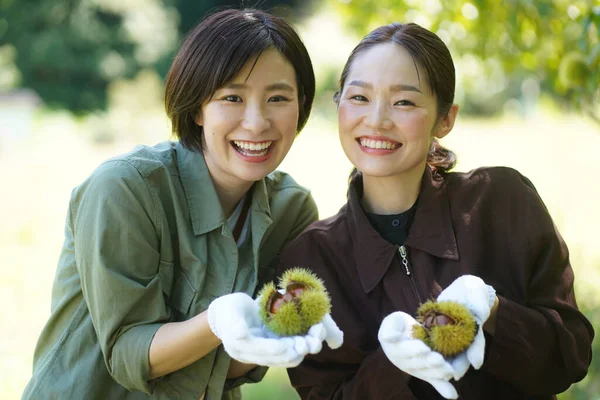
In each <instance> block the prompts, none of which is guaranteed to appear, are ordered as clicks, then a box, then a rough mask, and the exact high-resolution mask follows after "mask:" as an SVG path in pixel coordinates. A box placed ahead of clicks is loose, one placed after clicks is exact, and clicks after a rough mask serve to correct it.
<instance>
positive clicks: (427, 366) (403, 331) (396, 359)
mask: <svg viewBox="0 0 600 400" xmlns="http://www.w3.org/2000/svg"><path fill="white" fill-rule="evenodd" d="M415 324H417V321H415V319H414V318H413V317H411V316H410V315H408V314H406V313H404V312H401V311H397V312H394V313H392V314H390V315H388V316H387V317H385V318H384V320H383V322H382V323H381V326H380V328H379V334H378V338H379V343H381V348H382V349H383V352H384V353H385V355H386V356H387V358H388V359H389V360H390V361H391V362H392V364H394V365H395V366H396V367H398V368H399V369H401V370H402V371H404V372H406V373H407V374H409V375H412V376H414V377H415V378H419V379H421V380H424V381H426V382H428V383H429V384H431V385H432V386H433V387H434V388H435V389H436V390H437V391H438V392H439V393H440V394H441V395H442V396H443V397H445V398H447V399H456V398H457V397H458V393H457V392H456V389H455V388H454V386H452V384H451V383H450V382H449V380H450V379H452V377H453V369H452V366H451V365H450V364H449V363H448V362H446V360H444V357H443V356H442V355H441V354H440V353H437V352H435V351H433V350H431V349H430V348H429V346H427V345H426V344H425V343H423V342H422V341H421V340H419V339H415V338H413V336H412V330H413V325H415Z"/></svg>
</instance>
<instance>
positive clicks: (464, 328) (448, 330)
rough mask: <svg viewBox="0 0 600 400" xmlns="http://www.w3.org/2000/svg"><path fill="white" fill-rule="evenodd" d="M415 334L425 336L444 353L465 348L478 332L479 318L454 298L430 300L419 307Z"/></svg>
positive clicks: (423, 339) (460, 351) (414, 335)
mask: <svg viewBox="0 0 600 400" xmlns="http://www.w3.org/2000/svg"><path fill="white" fill-rule="evenodd" d="M416 319H417V321H418V322H419V323H420V324H416V325H414V326H413V337H415V338H417V339H420V340H422V341H423V342H425V344H427V345H428V346H429V347H430V348H431V349H432V350H434V351H437V352H438V353H440V354H442V355H443V356H444V357H454V356H456V355H458V354H460V353H462V352H463V351H465V350H466V349H467V348H468V347H469V346H470V345H471V343H473V340H474V339H475V334H476V333H477V329H478V327H477V322H475V318H473V315H472V314H471V312H470V311H469V309H468V308H467V307H465V306H464V305H462V304H460V303H457V302H454V301H440V302H436V301H433V300H431V301H427V302H425V303H423V304H421V306H419V309H418V310H417V318H416Z"/></svg>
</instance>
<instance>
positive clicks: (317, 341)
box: [304, 332, 323, 354]
mask: <svg viewBox="0 0 600 400" xmlns="http://www.w3.org/2000/svg"><path fill="white" fill-rule="evenodd" d="M309 333H310V332H309ZM304 339H305V340H306V344H307V345H308V352H309V353H310V354H317V353H318V352H320V351H321V349H322V348H323V340H322V339H321V338H319V337H316V336H312V335H310V334H308V335H306V336H305V337H304Z"/></svg>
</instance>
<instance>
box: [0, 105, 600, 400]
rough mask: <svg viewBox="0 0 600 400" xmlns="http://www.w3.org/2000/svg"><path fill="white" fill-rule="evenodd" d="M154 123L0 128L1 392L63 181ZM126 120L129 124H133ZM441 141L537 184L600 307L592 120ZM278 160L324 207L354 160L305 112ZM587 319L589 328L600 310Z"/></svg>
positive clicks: (26, 357)
mask: <svg viewBox="0 0 600 400" xmlns="http://www.w3.org/2000/svg"><path fill="white" fill-rule="evenodd" d="M159 120H160V119H159ZM155 126H158V127H160V128H161V129H155V130H148V125H147V124H146V125H145V127H144V130H138V131H137V132H138V134H137V136H128V137H120V138H119V140H118V141H117V142H115V143H112V144H105V145H102V146H100V145H94V144H92V143H93V142H92V141H90V140H89V135H88V133H87V132H88V131H87V130H86V127H87V125H85V124H81V123H77V122H75V121H73V120H72V119H71V118H69V117H68V116H65V115H55V114H52V115H42V116H40V117H39V118H38V119H37V120H36V123H35V124H34V126H33V131H32V134H31V136H29V137H26V138H23V139H19V138H16V137H12V138H11V139H10V140H8V139H6V136H2V135H0V182H2V185H3V191H2V203H0V205H1V206H0V221H1V222H0V243H2V244H1V245H0V268H1V271H0V272H1V274H2V280H1V282H0V301H2V304H4V307H2V311H0V313H1V314H0V320H1V322H0V360H1V361H0V385H1V386H2V387H3V395H2V398H3V399H6V400H13V399H18V398H20V395H21V393H22V391H23V388H24V386H25V385H26V383H27V381H28V380H29V377H30V374H31V360H32V356H33V350H34V347H35V343H36V340H37V337H38V335H39V333H40V331H41V329H42V327H43V325H44V323H45V322H46V319H47V318H48V315H49V312H50V290H51V286H52V281H53V278H54V272H55V268H56V262H57V259H58V255H59V251H60V247H61V244H62V240H63V225H64V218H65V215H66V209H67V203H68V199H69V195H70V192H71V189H72V188H73V187H74V186H76V185H77V184H78V183H79V182H81V181H82V180H83V179H84V178H85V177H86V176H87V175H88V174H89V173H90V172H91V171H92V170H93V169H94V168H95V167H96V166H97V165H98V164H99V163H100V162H101V161H102V160H104V159H106V158H108V157H110V156H112V155H115V154H118V153H121V152H124V151H127V150H129V149H130V148H131V147H133V144H134V142H143V143H147V144H153V143H155V142H157V141H159V140H163V138H165V137H166V134H165V132H168V130H167V125H166V124H164V125H163V124H162V123H159V124H155ZM162 128H164V129H162ZM129 131H130V132H135V126H134V127H133V128H131V129H130V130H129ZM139 132H143V134H142V133H139ZM444 144H446V145H447V146H448V147H450V148H452V149H453V150H455V151H456V152H457V154H458V156H459V160H460V164H459V165H458V169H459V170H467V169H471V168H474V167H476V166H481V165H509V166H512V167H515V168H517V169H519V170H520V171H521V172H522V173H524V174H525V175H526V176H528V177H529V178H530V179H531V180H532V181H533V182H534V183H535V185H536V186H537V188H538V190H539V192H540V194H541V195H542V198H543V199H544V200H545V202H546V204H547V206H548V209H549V210H550V212H551V213H552V215H553V216H554V218H555V221H556V223H557V225H558V226H559V228H560V230H561V232H562V234H563V236H564V238H565V240H566V242H567V244H568V245H569V248H570V249H571V254H572V261H573V267H574V270H575V274H576V275H575V276H576V290H577V295H578V301H579V302H580V303H584V304H585V305H586V306H587V307H589V309H595V308H597V307H600V303H599V301H598V297H594V296H595V287H596V286H597V285H598V284H600V263H599V260H600V246H598V245H597V243H596V241H597V239H596V238H597V234H596V231H597V228H598V226H600V208H599V207H598V199H600V185H597V183H596V182H595V180H596V179H597V177H598V176H600V167H599V166H598V163H597V160H596V159H597V154H596V152H595V151H594V149H597V148H600V130H598V127H597V126H594V125H592V124H590V123H586V122H585V121H582V120H581V119H579V118H577V117H574V116H550V115H538V116H537V117H535V118H533V119H530V120H520V119H503V120H495V121H489V120H484V121H474V120H464V121H463V120H459V122H458V123H457V126H456V128H455V130H454V131H453V133H451V135H450V136H449V137H448V139H446V140H445V141H444ZM281 169H283V170H286V171H288V172H290V173H291V174H292V175H293V176H294V177H295V178H296V180H298V181H299V182H300V183H302V184H304V185H305V186H307V187H309V188H311V189H312V191H313V194H314V197H315V200H316V202H317V204H318V205H319V210H320V214H321V216H322V217H327V216H330V215H332V214H334V213H335V212H337V210H338V209H339V207H341V206H342V205H343V204H344V202H345V193H346V182H347V176H348V173H349V172H350V169H351V165H350V163H349V162H348V160H347V159H346V157H345V156H344V154H343V152H342V150H341V147H340V145H339V142H338V138H337V134H336V130H335V125H333V124H332V123H330V122H327V121H324V120H321V119H319V118H314V119H313V120H311V122H310V123H309V125H308V126H307V128H306V129H305V131H304V132H302V134H301V135H300V136H299V137H298V139H297V142H296V143H295V144H294V147H293V148H292V150H291V152H290V154H289V156H288V157H287V158H286V160H285V161H284V163H283V164H282V166H281ZM596 315H598V314H596ZM594 323H595V326H596V328H598V327H599V325H598V324H600V320H595V321H594ZM596 356H597V357H598V356H600V355H596ZM597 378H598V377H596V378H595V379H593V380H597ZM591 380H592V377H590V378H588V379H587V381H591ZM286 381H287V377H286V374H285V372H284V371H282V370H272V371H270V372H269V374H268V375H267V378H266V379H265V381H263V382H262V383H259V384H256V385H247V387H246V388H245V389H244V393H245V395H246V397H245V398H246V399H254V398H256V399H258V398H261V399H262V398H269V399H274V400H277V399H282V400H284V399H293V398H296V395H295V394H294V392H293V391H292V390H291V389H290V388H289V387H288V386H287V383H286ZM267 393H268V394H267ZM590 398H591V394H590Z"/></svg>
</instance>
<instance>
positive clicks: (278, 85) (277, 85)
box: [222, 82, 294, 92]
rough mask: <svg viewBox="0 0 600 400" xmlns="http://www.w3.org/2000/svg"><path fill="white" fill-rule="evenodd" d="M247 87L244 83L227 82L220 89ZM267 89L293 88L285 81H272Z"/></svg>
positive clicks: (289, 89) (288, 90)
mask: <svg viewBox="0 0 600 400" xmlns="http://www.w3.org/2000/svg"><path fill="white" fill-rule="evenodd" d="M247 87H248V85H246V84H245V83H233V82H232V83H228V84H227V85H225V86H223V87H222V89H246V88H247ZM266 90H267V91H273V90H285V91H287V92H293V91H294V88H293V87H292V86H290V85H288V84H287V83H284V82H277V83H272V84H270V85H269V86H267V87H266Z"/></svg>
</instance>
